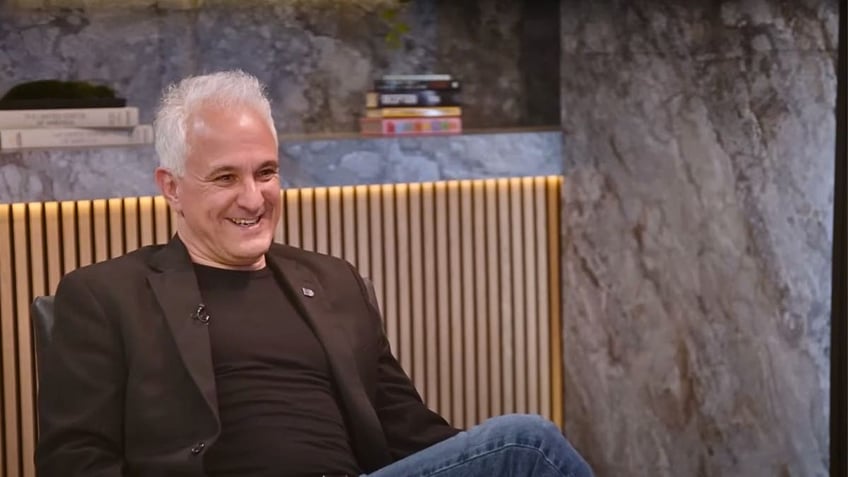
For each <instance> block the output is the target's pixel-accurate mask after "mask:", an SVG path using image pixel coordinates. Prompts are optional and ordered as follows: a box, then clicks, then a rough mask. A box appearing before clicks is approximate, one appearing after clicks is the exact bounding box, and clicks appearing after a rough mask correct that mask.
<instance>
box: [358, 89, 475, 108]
mask: <svg viewBox="0 0 848 477" xmlns="http://www.w3.org/2000/svg"><path fill="white" fill-rule="evenodd" d="M459 105H460V103H459V91H450V90H443V91H439V90H434V89H423V90H420V91H414V90H412V91H409V90H400V91H395V92H392V93H381V92H379V91H369V92H367V93H365V106H366V107H368V108H385V107H392V106H459Z"/></svg>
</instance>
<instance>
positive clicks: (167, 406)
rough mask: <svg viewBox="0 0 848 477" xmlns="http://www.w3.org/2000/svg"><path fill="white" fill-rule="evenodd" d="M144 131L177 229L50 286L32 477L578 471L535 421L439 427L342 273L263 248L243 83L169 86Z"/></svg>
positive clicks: (262, 172) (269, 231)
mask: <svg viewBox="0 0 848 477" xmlns="http://www.w3.org/2000/svg"><path fill="white" fill-rule="evenodd" d="M155 128H156V150H157V153H158V154H159V158H160V167H159V168H158V169H157V170H156V173H155V177H156V182H157V184H158V186H159V188H160V189H161V191H162V194H163V195H164V196H165V198H166V199H167V200H168V203H169V204H170V206H171V208H172V210H173V211H174V212H175V213H176V217H177V234H176V235H175V236H174V237H173V239H172V240H171V241H170V243H168V244H167V245H165V246H151V247H144V248H142V249H140V250H138V251H135V252H133V253H129V254H127V255H125V256H123V257H120V258H116V259H113V260H109V261H106V262H102V263H99V264H95V265H92V266H89V267H85V268H81V269H79V270H76V271H74V272H72V273H70V274H68V275H67V276H66V277H64V279H63V280H62V282H61V283H60V285H59V288H58V290H57V292H56V305H55V306H56V323H55V326H54V331H53V340H52V343H51V344H50V346H49V348H48V350H47V353H46V356H45V360H44V361H45V362H44V363H43V366H41V367H40V368H41V373H40V389H39V391H40V392H39V423H40V431H41V432H40V438H39V442H38V447H37V450H36V464H37V469H38V473H39V475H40V476H44V477H50V476H63V477H67V476H104V477H106V476H125V475H132V476H202V475H209V476H246V477H250V476H275V477H277V476H313V475H314V476H320V475H360V474H362V473H368V474H369V475H373V476H376V477H394V476H404V477H407V476H417V475H420V476H425V475H439V476H444V477H448V476H459V475H462V476H473V475H485V476H493V475H522V476H524V475H528V476H529V475H533V476H545V475H551V476H584V475H591V472H590V471H589V469H588V467H587V466H586V464H585V462H583V460H582V459H581V458H580V456H579V455H578V454H577V453H576V452H575V451H574V449H572V448H571V446H570V445H569V444H568V442H567V441H566V440H565V439H564V438H563V437H562V435H561V434H560V433H559V431H558V429H557V428H556V427H555V426H554V425H553V424H551V423H549V422H546V421H544V420H542V419H541V418H538V417H531V416H505V417H501V418H495V419H492V420H490V421H488V422H487V423H485V424H484V425H481V426H478V427H476V428H474V429H471V430H469V431H466V432H460V431H459V430H457V429H454V428H453V427H451V426H449V425H448V424H447V423H446V422H445V421H444V419H442V418H441V417H440V416H438V415H437V414H435V413H433V412H432V411H430V410H429V409H428V408H427V407H426V406H425V405H424V404H423V403H422V401H421V398H420V397H419V395H418V393H417V392H416V391H415V389H414V387H413V385H412V383H411V382H410V380H409V378H408V377H407V376H406V375H405V374H404V372H403V370H402V369H401V367H400V365H399V364H398V362H397V360H396V359H395V358H394V357H393V356H392V354H391V352H390V350H389V345H388V342H387V340H386V337H385V335H384V333H383V330H382V325H381V319H380V316H379V312H378V310H377V308H376V306H375V304H374V302H373V300H372V299H371V298H370V295H369V293H368V289H367V286H366V285H365V283H364V282H363V280H362V278H360V276H359V275H358V274H357V272H356V270H354V268H353V267H352V266H351V265H349V264H348V263H347V262H345V261H342V260H339V259H336V258H331V257H328V256H324V255H319V254H315V253H310V252H306V251H303V250H299V249H295V248H291V247H286V246H283V245H279V244H272V238H273V235H274V229H275V227H276V225H277V223H278V221H279V220H280V204H279V201H280V200H279V194H280V182H279V175H278V157H277V150H278V147H277V136H276V132H275V128H274V124H273V120H272V118H271V111H270V106H269V104H268V101H267V99H266V98H265V96H264V94H263V92H262V86H261V85H260V84H259V82H258V81H257V80H256V79H255V78H253V77H252V76H249V75H247V74H244V73H242V72H223V73H216V74H211V75H206V76H198V77H194V78H188V79H185V80H183V81H182V82H180V83H179V84H178V85H177V86H174V87H171V88H170V89H169V90H168V91H167V93H166V94H165V96H164V98H163V100H162V105H161V108H160V110H159V112H158V115H157V118H156V122H155Z"/></svg>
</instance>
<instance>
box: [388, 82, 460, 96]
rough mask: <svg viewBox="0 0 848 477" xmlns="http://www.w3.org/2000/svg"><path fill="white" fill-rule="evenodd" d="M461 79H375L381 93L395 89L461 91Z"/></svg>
mask: <svg viewBox="0 0 848 477" xmlns="http://www.w3.org/2000/svg"><path fill="white" fill-rule="evenodd" d="M461 86H462V85H461V83H460V82H459V80H382V79H379V80H375V81H374V89H375V90H377V91H379V92H381V93H391V92H395V91H403V90H406V91H421V90H425V89H434V90H439V91H459V90H460V89H461Z"/></svg>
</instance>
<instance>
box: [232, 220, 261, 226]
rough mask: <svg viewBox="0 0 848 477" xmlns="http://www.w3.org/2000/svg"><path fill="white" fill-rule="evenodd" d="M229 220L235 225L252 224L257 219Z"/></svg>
mask: <svg viewBox="0 0 848 477" xmlns="http://www.w3.org/2000/svg"><path fill="white" fill-rule="evenodd" d="M230 222H232V223H234V224H236V225H253V224H255V223H256V222H259V219H258V218H256V219H230Z"/></svg>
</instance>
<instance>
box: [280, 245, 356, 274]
mask: <svg viewBox="0 0 848 477" xmlns="http://www.w3.org/2000/svg"><path fill="white" fill-rule="evenodd" d="M268 253H269V254H270V255H272V256H275V257H276V258H283V259H286V260H292V261H295V262H297V264H298V265H301V266H304V267H306V268H309V269H311V270H312V271H314V272H320V271H324V270H336V271H342V270H346V271H348V273H349V272H350V271H353V270H354V267H353V265H352V264H351V263H350V262H348V261H346V260H343V259H341V258H338V257H334V256H332V255H326V254H323V253H318V252H310V251H308V250H304V249H302V248H297V247H292V246H290V245H283V244H279V243H273V244H271V248H270V249H269V250H268Z"/></svg>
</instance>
